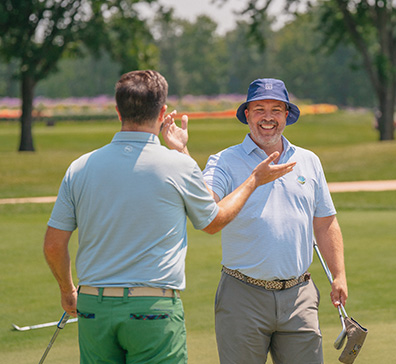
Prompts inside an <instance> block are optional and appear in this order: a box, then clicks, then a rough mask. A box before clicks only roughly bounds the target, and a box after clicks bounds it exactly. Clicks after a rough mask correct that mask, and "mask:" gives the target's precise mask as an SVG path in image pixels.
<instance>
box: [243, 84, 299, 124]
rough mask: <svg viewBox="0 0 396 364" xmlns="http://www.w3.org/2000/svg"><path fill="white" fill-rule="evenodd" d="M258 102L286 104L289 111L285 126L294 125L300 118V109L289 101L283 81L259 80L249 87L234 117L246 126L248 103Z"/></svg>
mask: <svg viewBox="0 0 396 364" xmlns="http://www.w3.org/2000/svg"><path fill="white" fill-rule="evenodd" d="M258 100H278V101H283V102H284V103H286V105H287V106H288V110H289V115H288V116H287V119H286V125H291V124H294V123H295V122H296V121H297V120H298V117H299V116H300V109H299V108H298V107H297V106H296V105H294V104H292V103H291V102H290V101H289V94H288V93H287V90H286V87H285V84H284V83H283V81H281V80H276V79H274V78H260V79H257V80H255V81H253V82H252V83H251V84H250V85H249V89H248V95H247V99H246V102H244V103H243V104H242V105H241V106H239V108H238V110H237V113H236V116H237V118H238V119H239V121H240V122H241V123H244V124H247V121H246V116H245V110H246V108H247V105H248V103H249V102H251V101H258Z"/></svg>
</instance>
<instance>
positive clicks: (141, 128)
mask: <svg viewBox="0 0 396 364" xmlns="http://www.w3.org/2000/svg"><path fill="white" fill-rule="evenodd" d="M121 131H138V132H143V133H151V134H155V135H157V136H158V134H159V130H158V128H157V127H156V125H153V126H150V125H141V124H132V123H131V124H123V125H122V126H121Z"/></svg>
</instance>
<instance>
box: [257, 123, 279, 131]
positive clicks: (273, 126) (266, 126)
mask: <svg viewBox="0 0 396 364" xmlns="http://www.w3.org/2000/svg"><path fill="white" fill-rule="evenodd" d="M259 126H260V128H262V129H264V130H272V129H275V128H276V124H259Z"/></svg>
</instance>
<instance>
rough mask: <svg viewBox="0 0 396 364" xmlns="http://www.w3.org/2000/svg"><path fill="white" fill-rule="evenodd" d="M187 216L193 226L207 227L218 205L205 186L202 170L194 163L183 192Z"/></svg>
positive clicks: (214, 215) (217, 209)
mask: <svg viewBox="0 0 396 364" xmlns="http://www.w3.org/2000/svg"><path fill="white" fill-rule="evenodd" d="M184 203H185V206H186V212H187V216H188V217H189V219H190V220H191V222H192V224H193V226H194V227H195V228H196V229H198V230H202V229H204V228H205V227H207V226H208V225H209V224H210V223H211V222H212V221H213V219H214V218H215V217H216V215H217V213H218V212H219V207H218V206H217V203H216V202H215V200H214V199H213V197H212V195H211V194H210V193H209V191H208V189H207V188H206V186H205V183H204V180H203V176H202V172H201V170H200V169H199V167H198V165H196V166H195V167H194V169H193V171H192V174H191V176H190V181H189V183H188V185H187V188H186V191H185V194H184Z"/></svg>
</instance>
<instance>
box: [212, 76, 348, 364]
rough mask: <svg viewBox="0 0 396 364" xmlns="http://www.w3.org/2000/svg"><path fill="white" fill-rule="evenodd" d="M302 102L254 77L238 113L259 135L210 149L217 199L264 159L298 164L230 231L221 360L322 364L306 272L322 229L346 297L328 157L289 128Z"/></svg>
mask: <svg viewBox="0 0 396 364" xmlns="http://www.w3.org/2000/svg"><path fill="white" fill-rule="evenodd" d="M299 115H300V110H299V108H298V107H297V106H296V105H294V104H293V103H291V102H290V101H289V95H288V92H287V90H286V87H285V85H284V83H283V82H282V81H280V80H276V79H271V78H265V79H257V80H255V81H253V82H252V83H251V84H250V86H249V89H248V95H247V100H246V102H244V103H243V104H242V105H241V106H240V107H239V108H238V111H237V113H236V116H237V118H238V119H239V121H241V122H242V123H244V124H247V125H248V126H249V129H250V133H249V134H247V135H246V137H245V139H244V141H243V142H242V143H241V144H239V145H235V146H232V147H229V148H227V149H225V150H223V151H221V152H219V153H218V154H216V155H212V156H210V158H209V160H208V163H207V165H206V168H205V170H204V178H205V181H206V183H207V185H208V186H209V189H210V190H211V191H212V194H213V197H214V198H215V200H216V201H217V202H219V201H220V200H222V199H223V198H224V197H225V196H227V195H228V194H229V193H231V192H232V191H233V190H234V189H235V188H237V187H238V186H239V185H240V184H241V183H242V182H243V181H244V180H245V179H246V176H248V175H249V174H250V173H251V171H252V170H253V169H254V168H255V167H256V166H257V164H258V163H260V162H261V161H263V160H264V159H266V158H267V156H268V155H270V154H272V153H274V152H279V157H278V158H277V159H276V160H275V161H274V163H287V162H296V166H295V167H294V170H293V171H292V172H291V173H289V174H287V175H285V176H283V177H281V178H279V179H277V180H275V181H273V182H271V183H269V184H266V185H264V186H262V187H260V188H258V189H257V190H256V191H255V192H254V194H253V195H252V197H251V199H250V200H249V201H248V202H247V204H246V205H245V206H244V208H243V209H242V210H241V212H240V213H239V214H238V216H237V217H236V218H235V219H234V220H233V221H232V222H231V223H230V224H229V225H228V226H227V227H225V228H224V229H223V231H222V251H223V257H222V264H223V269H222V275H221V279H220V283H219V286H218V290H217V294H216V303H215V324H216V338H217V345H218V351H219V357H220V362H221V363H222V364H225V363H226V364H232V363H235V364H243V363H249V364H256V363H257V364H259V363H260V364H262V363H265V362H266V360H267V355H268V352H270V353H271V356H272V360H273V362H274V363H275V364H286V363H296V364H303V363H304V364H307V363H310V364H319V363H323V354H322V339H321V332H320V329H319V320H318V304H319V293H318V290H317V288H316V287H315V285H314V283H313V281H312V280H311V279H310V275H309V273H308V272H307V270H308V268H309V266H310V264H311V262H312V257H313V234H315V237H316V240H317V244H318V245H319V247H320V250H321V251H322V253H323V255H324V257H325V260H326V261H327V263H328V265H329V268H330V271H331V273H332V274H333V277H334V281H333V284H332V291H331V299H332V302H333V304H334V305H335V306H338V305H339V304H340V303H342V304H345V301H346V299H347V283H346V276H345V268H344V256H343V241H342V235H341V230H340V227H339V225H338V222H337V219H336V217H335V214H336V211H335V208H334V205H333V202H332V200H331V196H330V193H329V190H328V187H327V183H326V180H325V176H324V172H323V169H322V166H321V163H320V161H319V158H318V157H317V156H316V155H315V154H314V153H312V152H311V151H308V150H306V149H303V148H300V147H297V146H295V145H293V144H291V143H290V142H289V141H288V140H287V139H286V138H285V137H284V136H283V135H282V134H283V131H284V129H285V127H286V125H291V124H294V123H295V122H296V121H297V120H298V118H299Z"/></svg>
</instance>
